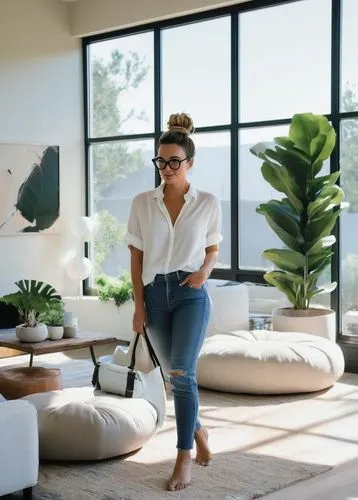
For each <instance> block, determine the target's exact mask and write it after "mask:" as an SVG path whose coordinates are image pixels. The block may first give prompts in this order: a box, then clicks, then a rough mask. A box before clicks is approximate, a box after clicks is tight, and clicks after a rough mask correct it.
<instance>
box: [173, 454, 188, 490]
mask: <svg viewBox="0 0 358 500" xmlns="http://www.w3.org/2000/svg"><path fill="white" fill-rule="evenodd" d="M190 479H191V455H190V451H178V455H177V461H176V462H175V467H174V470H173V474H172V477H171V478H170V479H169V482H168V490H169V491H178V490H183V489H184V488H186V487H187V486H189V484H190Z"/></svg>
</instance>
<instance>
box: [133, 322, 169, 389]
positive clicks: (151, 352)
mask: <svg viewBox="0 0 358 500" xmlns="http://www.w3.org/2000/svg"><path fill="white" fill-rule="evenodd" d="M143 328H144V327H143ZM140 335H141V334H140V333H137V334H136V338H135V340H134V345H133V351H132V357H131V362H130V364H129V366H128V368H129V369H130V370H134V366H135V359H136V350H137V346H138V341H139V336H140ZM143 337H144V339H145V341H146V344H147V348H148V352H149V356H150V359H151V360H152V363H153V365H154V368H156V367H158V366H159V368H160V373H161V375H162V379H163V383H164V385H165V378H164V375H163V371H162V367H161V366H160V363H159V359H158V357H157V355H156V354H155V351H154V349H153V346H152V344H151V343H150V340H149V337H148V334H147V330H146V329H145V328H144V335H143Z"/></svg>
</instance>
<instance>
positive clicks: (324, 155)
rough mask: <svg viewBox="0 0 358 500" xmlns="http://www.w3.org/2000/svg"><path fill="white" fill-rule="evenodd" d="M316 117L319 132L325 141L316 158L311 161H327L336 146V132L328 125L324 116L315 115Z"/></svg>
mask: <svg viewBox="0 0 358 500" xmlns="http://www.w3.org/2000/svg"><path fill="white" fill-rule="evenodd" d="M316 117H317V120H318V123H319V128H320V132H321V134H322V135H324V136H325V138H326V140H325V143H324V144H323V146H322V148H321V152H320V153H319V154H318V156H317V158H316V159H312V160H313V161H314V162H317V161H325V160H327V159H328V158H329V157H330V156H331V154H332V151H333V150H334V147H335V145H336V131H335V130H334V128H333V127H332V125H330V123H329V121H328V120H327V118H326V117H325V116H320V115H316Z"/></svg>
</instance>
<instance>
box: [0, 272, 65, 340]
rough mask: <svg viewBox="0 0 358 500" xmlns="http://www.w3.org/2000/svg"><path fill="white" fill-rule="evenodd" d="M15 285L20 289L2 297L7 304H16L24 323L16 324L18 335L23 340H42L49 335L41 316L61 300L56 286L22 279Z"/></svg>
mask: <svg viewBox="0 0 358 500" xmlns="http://www.w3.org/2000/svg"><path fill="white" fill-rule="evenodd" d="M15 285H16V286H17V288H18V291H17V292H15V293H10V294H7V295H4V296H3V297H1V298H0V300H1V301H2V302H5V304H11V305H13V306H15V307H16V308H17V310H18V312H19V315H20V318H21V319H22V321H23V323H22V324H21V325H18V326H16V336H17V338H18V339H19V340H22V341H23V342H41V341H42V340H45V339H46V338H47V335H48V331H47V326H46V325H45V324H44V323H42V322H41V316H42V315H43V314H44V313H45V312H46V310H47V307H48V306H49V305H51V304H55V303H59V302H61V296H60V295H58V293H57V292H56V290H55V288H54V287H53V286H51V285H49V284H47V283H44V282H43V281H35V280H21V281H17V282H16V283H15Z"/></svg>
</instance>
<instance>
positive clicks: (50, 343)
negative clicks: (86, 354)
mask: <svg viewBox="0 0 358 500" xmlns="http://www.w3.org/2000/svg"><path fill="white" fill-rule="evenodd" d="M106 344H113V345H123V346H128V345H129V341H128V340H121V339H118V338H116V337H112V336H110V335H108V334H105V333H96V332H81V331H80V332H79V333H78V336H77V337H73V338H62V339H60V340H43V341H42V342H22V341H21V340H19V339H18V338H17V337H16V335H15V333H2V334H0V347H6V348H9V349H16V350H17V351H21V352H25V353H28V354H30V363H29V366H32V362H33V358H34V356H38V355H40V354H50V353H53V352H63V351H72V350H74V349H83V348H84V347H89V349H90V353H91V357H92V361H93V364H94V365H95V364H96V363H97V360H96V355H95V351H94V348H95V346H99V345H106Z"/></svg>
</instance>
